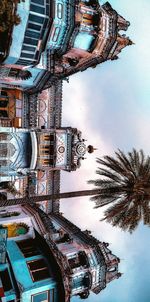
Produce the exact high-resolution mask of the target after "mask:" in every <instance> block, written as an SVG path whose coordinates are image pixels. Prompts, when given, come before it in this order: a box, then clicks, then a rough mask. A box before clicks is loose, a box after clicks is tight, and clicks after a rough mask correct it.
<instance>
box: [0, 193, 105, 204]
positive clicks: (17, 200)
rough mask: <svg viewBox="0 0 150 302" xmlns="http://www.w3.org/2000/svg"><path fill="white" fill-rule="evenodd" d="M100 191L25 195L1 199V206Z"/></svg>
mask: <svg viewBox="0 0 150 302" xmlns="http://www.w3.org/2000/svg"><path fill="white" fill-rule="evenodd" d="M99 193H100V190H99V189H93V190H84V191H75V192H64V193H58V194H53V195H37V196H36V195H35V196H32V197H23V198H15V199H7V200H3V201H0V206H1V207H5V206H9V205H17V204H25V203H36V202H40V201H44V200H56V199H62V198H73V197H82V196H92V195H97V194H99Z"/></svg>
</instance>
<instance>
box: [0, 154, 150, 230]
mask: <svg viewBox="0 0 150 302" xmlns="http://www.w3.org/2000/svg"><path fill="white" fill-rule="evenodd" d="M115 154H116V159H115V158H113V157H111V156H104V158H103V159H99V158H98V159H97V162H98V164H100V165H101V166H100V167H99V168H98V170H97V171H96V173H97V174H98V175H100V178H99V179H97V180H90V181H89V182H88V183H90V184H94V185H95V187H96V188H94V189H92V190H84V191H76V192H67V193H58V194H54V195H41V196H33V197H23V198H17V199H10V200H5V199H4V200H3V201H0V205H1V206H7V205H10V204H11V205H13V204H23V203H27V202H29V203H31V202H32V203H36V202H40V201H43V200H56V199H62V198H72V197H81V196H91V195H92V197H91V200H94V201H95V203H96V205H95V207H96V208H98V207H103V206H107V205H109V204H112V206H110V207H109V208H108V209H107V210H106V211H105V213H104V219H102V220H106V221H107V222H110V223H111V224H112V225H113V226H119V227H120V228H122V229H123V230H128V231H130V232H132V231H133V230H135V228H136V227H137V226H138V224H139V222H140V221H141V220H143V222H144V224H146V225H149V226H150V207H149V202H150V157H149V156H147V157H145V155H144V153H143V151H142V150H140V151H139V152H137V151H136V150H134V149H133V151H132V152H129V153H128V154H127V156H126V155H125V154H124V153H123V152H122V151H120V150H118V151H117V152H115Z"/></svg>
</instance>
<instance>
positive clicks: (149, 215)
mask: <svg viewBox="0 0 150 302" xmlns="http://www.w3.org/2000/svg"><path fill="white" fill-rule="evenodd" d="M115 155H116V158H114V157H111V156H104V159H97V162H98V164H100V165H101V166H100V167H99V168H98V170H97V171H96V173H97V174H98V175H100V177H104V178H103V179H101V178H100V179H97V180H91V181H89V183H91V184H94V185H95V186H96V187H98V188H100V189H101V190H100V194H98V195H94V196H93V197H92V198H91V199H92V200H94V201H95V203H96V205H95V207H96V208H98V207H103V206H105V205H108V204H112V205H111V206H110V207H108V208H107V210H106V211H105V212H104V218H103V219H102V220H106V221H107V222H109V223H111V224H112V225H113V226H118V227H120V228H121V229H122V230H128V231H129V232H131V233H132V231H134V230H135V229H136V227H137V226H138V224H139V222H140V221H141V220H143V222H144V224H145V225H149V226H150V206H149V203H150V157H149V156H147V157H145V155H144V153H143V151H142V150H140V151H139V152H137V151H136V150H135V149H133V150H132V152H128V154H127V155H125V154H124V153H123V152H122V151H120V150H118V151H117V152H115Z"/></svg>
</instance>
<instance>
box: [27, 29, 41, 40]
mask: <svg viewBox="0 0 150 302" xmlns="http://www.w3.org/2000/svg"><path fill="white" fill-rule="evenodd" d="M25 35H26V37H31V38H35V39H39V38H40V33H39V32H36V31H33V30H26V33H25Z"/></svg>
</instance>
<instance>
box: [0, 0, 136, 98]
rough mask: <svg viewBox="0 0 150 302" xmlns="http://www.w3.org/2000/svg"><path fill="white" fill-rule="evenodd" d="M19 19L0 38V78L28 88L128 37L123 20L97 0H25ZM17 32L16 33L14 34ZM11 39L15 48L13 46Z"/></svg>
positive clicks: (82, 65)
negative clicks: (3, 37) (1, 38)
mask: <svg viewBox="0 0 150 302" xmlns="http://www.w3.org/2000/svg"><path fill="white" fill-rule="evenodd" d="M16 12H17V14H18V15H19V16H20V19H21V21H20V23H19V24H18V25H17V26H13V27H12V29H11V33H10V32H8V33H7V32H6V39H7V43H2V42H1V44H0V50H1V51H0V62H1V65H0V67H1V69H0V83H2V84H4V85H5V86H7V85H8V83H9V84H11V85H14V86H15V87H20V89H25V90H26V91H28V92H30V93H33V92H36V91H41V90H42V89H43V88H48V87H50V86H51V85H53V83H55V82H56V81H57V80H58V79H63V78H66V77H68V76H69V75H71V74H74V73H76V72H78V71H83V70H85V69H87V68H89V67H93V68H94V67H95V66H96V65H97V64H100V63H102V62H105V61H106V60H114V59H117V58H118V54H119V53H120V52H121V50H122V49H123V48H124V47H126V46H127V45H130V44H132V42H131V40H130V39H129V38H128V37H127V36H126V35H125V34H122V33H121V31H126V30H127V29H128V26H129V22H128V21H126V20H125V19H124V18H123V17H122V16H120V15H119V14H118V13H117V12H116V11H115V10H114V9H113V8H112V7H111V5H110V4H109V3H108V2H106V3H105V4H104V5H100V3H99V1H98V0H94V1H91V0H88V1H87V0H84V1H79V0H73V1H70V0H56V1H54V2H51V1H49V0H46V1H44V0H39V1H38V3H37V1H36V0H32V1H30V0H26V1H20V2H19V3H18V4H17V5H16ZM20 33H21V34H20ZM16 44H17V48H16Z"/></svg>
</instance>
